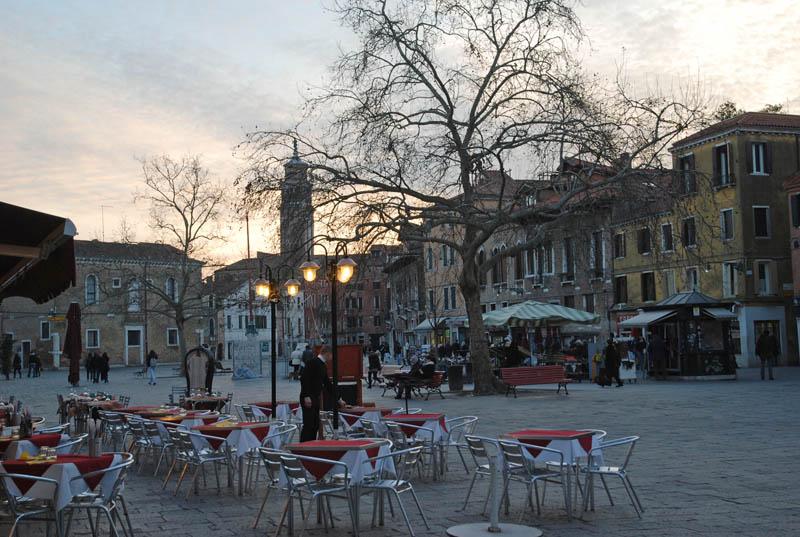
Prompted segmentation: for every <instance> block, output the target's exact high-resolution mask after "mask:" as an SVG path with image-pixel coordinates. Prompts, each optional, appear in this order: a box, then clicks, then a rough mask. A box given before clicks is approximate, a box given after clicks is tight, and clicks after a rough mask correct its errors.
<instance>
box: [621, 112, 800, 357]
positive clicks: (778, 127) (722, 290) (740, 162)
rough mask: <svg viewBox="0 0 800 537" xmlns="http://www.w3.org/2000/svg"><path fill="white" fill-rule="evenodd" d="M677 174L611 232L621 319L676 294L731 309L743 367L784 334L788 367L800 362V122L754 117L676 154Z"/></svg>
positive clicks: (690, 141) (706, 132)
mask: <svg viewBox="0 0 800 537" xmlns="http://www.w3.org/2000/svg"><path fill="white" fill-rule="evenodd" d="M671 152H672V157H673V170H674V171H673V174H672V176H671V177H669V178H664V181H663V184H662V185H661V186H660V188H661V190H662V192H661V195H660V196H658V198H659V199H658V200H657V201H655V202H652V201H651V203H649V204H644V203H638V200H625V201H624V202H621V203H620V206H619V207H618V208H617V209H616V211H615V216H614V218H613V222H614V224H613V231H612V258H613V271H614V291H615V299H614V301H615V303H616V305H615V307H614V310H615V317H616V319H617V320H618V321H621V320H622V319H624V318H626V317H629V316H631V315H634V314H635V312H636V309H637V308H638V307H640V306H643V305H647V304H654V303H656V302H658V301H660V300H662V299H664V298H666V297H668V296H670V295H672V294H674V293H675V292H677V291H688V290H697V291H700V292H702V293H704V294H706V295H709V296H711V297H714V298H716V299H718V300H720V301H722V302H729V303H731V305H732V306H731V307H732V310H733V312H734V313H735V314H736V316H737V322H734V325H733V327H732V328H733V329H732V331H731V337H732V339H733V348H734V350H735V351H736V353H737V354H736V356H737V361H738V364H739V365H740V366H755V365H757V364H758V359H757V357H756V356H755V342H756V339H757V337H758V335H759V334H760V333H761V332H762V331H763V330H765V329H769V330H770V331H771V332H772V333H775V334H776V335H778V337H779V340H780V344H781V349H782V352H781V356H780V358H779V363H781V364H787V363H796V362H797V342H796V340H795V334H794V331H793V330H787V327H788V326H789V325H790V321H791V318H790V315H791V310H790V304H791V294H792V286H791V282H792V277H791V263H790V250H789V225H788V214H787V210H788V209H787V206H786V203H785V199H784V198H785V194H784V193H783V191H782V187H781V185H782V183H783V181H784V180H785V179H787V178H788V177H790V176H791V175H793V174H795V173H796V172H797V170H798V169H800V116H793V115H785V114H766V113H745V114H742V115H739V116H737V117H734V118H731V119H728V120H725V121H722V122H719V123H716V124H714V125H711V126H710V127H708V128H706V129H703V130H702V131H700V132H698V133H696V134H694V135H692V136H689V137H687V138H685V139H683V140H681V141H679V142H678V143H676V144H675V145H673V146H672V148H671Z"/></svg>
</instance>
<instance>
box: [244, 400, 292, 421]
mask: <svg viewBox="0 0 800 537" xmlns="http://www.w3.org/2000/svg"><path fill="white" fill-rule="evenodd" d="M276 405H277V408H276V409H275V412H273V413H272V416H273V417H274V418H275V419H278V420H281V421H289V419H290V418H291V417H292V415H293V414H295V413H296V412H297V410H298V409H299V408H300V403H299V402H297V401H276ZM250 406H252V407H253V414H255V415H256V416H267V417H269V416H268V415H267V414H266V413H265V412H264V410H271V409H272V402H271V401H265V402H260V403H250Z"/></svg>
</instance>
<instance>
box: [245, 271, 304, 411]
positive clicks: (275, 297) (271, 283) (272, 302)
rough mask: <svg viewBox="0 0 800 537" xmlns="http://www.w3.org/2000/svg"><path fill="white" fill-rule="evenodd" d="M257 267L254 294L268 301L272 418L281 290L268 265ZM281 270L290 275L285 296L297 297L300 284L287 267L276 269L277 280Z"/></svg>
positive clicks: (276, 381) (275, 383)
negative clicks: (277, 322) (276, 330)
mask: <svg viewBox="0 0 800 537" xmlns="http://www.w3.org/2000/svg"><path fill="white" fill-rule="evenodd" d="M258 265H259V270H258V272H259V277H258V279H257V280H256V281H255V283H254V284H253V287H254V288H255V292H256V294H257V295H258V296H260V297H262V298H266V299H267V300H269V306H270V307H269V313H270V320H269V326H270V337H271V343H270V359H271V363H270V374H271V375H272V379H271V382H270V384H271V389H272V397H271V401H272V417H273V418H274V417H275V412H276V410H277V406H278V396H277V392H278V380H277V376H278V351H277V349H276V345H275V343H276V337H275V323H276V319H275V316H276V315H275V310H276V309H277V307H278V302H280V300H281V290H280V287H279V286H278V284H277V282H276V281H275V280H274V279H273V278H272V267H270V266H269V265H267V264H265V263H263V261H262V260H261V259H259V262H258ZM265 267H266V269H267V279H266V280H265V279H264V268H265ZM283 268H286V269H288V270H289V275H290V278H289V279H288V280H286V283H284V284H283V286H284V288H285V289H286V294H287V295H289V296H290V297H294V296H296V295H297V293H299V292H300V282H299V281H297V280H295V279H294V278H292V277H291V270H292V269H291V267H289V266H287V265H281V266H279V267H278V268H277V270H276V272H277V273H278V277H279V278H280V273H281V269H283Z"/></svg>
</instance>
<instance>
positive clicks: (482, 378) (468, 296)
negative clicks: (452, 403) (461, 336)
mask: <svg viewBox="0 0 800 537" xmlns="http://www.w3.org/2000/svg"><path fill="white" fill-rule="evenodd" d="M459 288H460V289H461V295H462V296H463V297H464V304H465V306H466V308H467V319H468V320H469V352H470V360H471V361H472V376H473V378H474V379H475V391H474V393H475V395H487V394H495V393H498V392H500V391H502V390H503V384H502V382H500V380H499V379H498V378H497V377H495V375H494V371H492V363H491V361H490V360H489V346H488V345H487V343H486V329H485V327H484V325H483V314H482V313H481V291H480V286H479V285H478V271H477V267H476V266H475V262H474V261H473V260H471V259H469V257H467V258H466V259H464V266H463V268H462V271H461V277H460V278H459Z"/></svg>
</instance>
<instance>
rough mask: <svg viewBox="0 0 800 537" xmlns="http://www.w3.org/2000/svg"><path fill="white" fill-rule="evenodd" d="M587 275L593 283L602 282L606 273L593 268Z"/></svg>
mask: <svg viewBox="0 0 800 537" xmlns="http://www.w3.org/2000/svg"><path fill="white" fill-rule="evenodd" d="M587 273H588V274H589V280H591V281H595V280H602V279H603V276H604V275H605V272H604V271H603V269H601V268H591V269H589V270H588V271H587Z"/></svg>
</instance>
